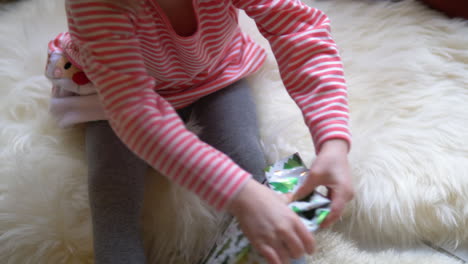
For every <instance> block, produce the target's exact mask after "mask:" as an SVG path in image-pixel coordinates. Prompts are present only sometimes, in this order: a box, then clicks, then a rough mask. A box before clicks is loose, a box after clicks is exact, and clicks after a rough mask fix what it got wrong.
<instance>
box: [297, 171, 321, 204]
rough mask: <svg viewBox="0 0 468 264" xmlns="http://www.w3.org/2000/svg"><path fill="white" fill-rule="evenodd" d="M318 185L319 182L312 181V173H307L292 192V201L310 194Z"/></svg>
mask: <svg viewBox="0 0 468 264" xmlns="http://www.w3.org/2000/svg"><path fill="white" fill-rule="evenodd" d="M319 185H320V184H319V183H318V182H315V181H313V179H312V174H309V175H308V176H307V179H306V180H305V181H304V183H303V184H302V185H301V186H300V187H299V188H298V189H297V190H296V192H295V193H294V194H293V201H296V200H301V199H302V198H304V197H306V196H307V195H309V194H311V193H312V192H313V191H314V190H315V188H317V186H319Z"/></svg>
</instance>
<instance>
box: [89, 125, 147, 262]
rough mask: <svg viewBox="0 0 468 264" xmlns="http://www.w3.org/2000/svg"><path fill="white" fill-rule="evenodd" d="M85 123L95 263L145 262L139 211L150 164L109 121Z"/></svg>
mask: <svg viewBox="0 0 468 264" xmlns="http://www.w3.org/2000/svg"><path fill="white" fill-rule="evenodd" d="M86 125H87V127H86V152H87V161H88V166H89V169H88V177H89V183H88V190H89V200H90V206H91V213H92V220H93V235H94V251H95V258H96V260H95V263H96V264H119V263H122V264H124V263H125V264H127V263H132V264H143V263H145V262H146V259H145V254H144V249H143V243H142V239H141V237H140V235H141V234H140V225H141V223H140V214H141V208H142V203H143V191H144V176H145V174H146V171H147V169H148V165H147V164H146V163H145V162H144V161H143V160H141V159H140V158H138V157H137V156H136V155H135V154H133V153H132V152H131V151H130V150H128V149H127V147H126V146H125V145H124V144H123V143H122V142H121V140H120V139H119V138H118V137H117V136H116V135H115V133H114V131H113V130H112V128H111V127H110V126H109V123H108V122H107V121H96V122H89V123H87V124H86Z"/></svg>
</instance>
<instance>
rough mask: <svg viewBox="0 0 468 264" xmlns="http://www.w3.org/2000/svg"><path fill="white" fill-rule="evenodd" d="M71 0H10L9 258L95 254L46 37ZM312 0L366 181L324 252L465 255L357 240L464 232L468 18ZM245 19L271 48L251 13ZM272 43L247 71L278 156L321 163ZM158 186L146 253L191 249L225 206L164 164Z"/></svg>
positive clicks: (5, 168)
mask: <svg viewBox="0 0 468 264" xmlns="http://www.w3.org/2000/svg"><path fill="white" fill-rule="evenodd" d="M62 1H63V0H30V1H24V2H22V3H20V4H18V5H15V6H14V7H12V8H7V10H4V11H1V12H0V93H1V96H0V146H1V148H0V262H1V263H14V264H17V263H92V261H93V260H92V238H91V224H90V215H89V207H88V198H87V189H86V162H85V160H84V144H83V143H84V141H83V140H84V138H83V127H80V126H78V127H76V128H74V129H67V130H63V129H60V128H58V127H57V126H56V125H55V123H54V121H53V120H52V119H51V118H50V116H49V115H48V113H47V108H48V97H49V92H50V90H49V89H50V85H49V83H48V81H47V80H46V79H45V78H44V77H43V71H44V65H45V59H46V44H47V41H48V40H49V39H51V38H53V37H54V36H55V35H56V34H57V33H58V32H61V31H64V30H66V23H65V14H64V10H63V2H62ZM306 3H308V4H310V5H313V6H316V7H318V8H320V9H322V10H324V11H325V12H326V13H327V14H328V15H329V16H330V18H331V20H332V29H333V36H334V38H335V40H336V41H337V43H338V45H339V47H340V50H341V54H342V57H343V62H344V65H345V72H346V77H347V81H348V84H349V102H350V106H351V116H352V122H351V127H352V132H353V135H354V141H353V147H352V151H351V153H350V161H351V166H352V171H353V177H354V182H355V186H356V198H355V200H354V201H353V202H352V203H351V204H350V205H349V206H348V208H347V211H346V214H345V216H344V217H343V219H342V222H341V223H340V224H338V225H337V226H336V228H335V230H334V231H327V232H322V233H320V234H319V235H318V241H319V244H320V250H319V252H318V254H317V255H316V256H315V257H314V261H315V262H314V263H342V262H344V261H346V262H347V263H414V261H416V260H418V261H421V260H427V261H426V262H431V263H457V262H456V261H454V260H452V259H449V258H447V257H445V256H443V255H440V254H427V253H424V254H423V253H418V252H404V253H400V252H393V251H388V252H383V253H370V252H365V251H360V250H359V249H358V248H357V246H356V245H355V244H353V243H352V242H350V241H351V239H354V238H360V239H361V240H367V241H372V242H374V243H376V242H381V243H396V244H400V245H401V244H405V243H406V244H410V243H415V242H417V241H421V240H428V241H431V242H433V243H439V244H444V243H445V244H449V245H455V244H456V243H458V242H461V241H463V240H466V239H467V237H468V221H467V219H468V207H467V206H466V204H467V202H468V144H467V143H468V126H467V125H468V108H467V107H466V102H468V78H467V77H466V76H467V72H468V66H467V65H468V49H467V47H468V37H467V36H468V23H466V22H462V21H461V20H448V19H446V18H445V17H443V16H442V15H440V14H438V13H436V12H434V11H430V10H428V9H426V8H425V7H423V6H422V5H421V4H419V3H418V2H416V1H412V0H408V1H402V2H399V3H390V2H385V1H378V2H376V1H365V0H355V1H350V0H346V1H345V0H333V1H316V2H309V1H306ZM241 24H242V26H243V28H244V29H245V30H246V31H248V32H249V33H251V34H252V36H253V37H254V39H256V40H257V41H259V42H260V43H262V45H264V46H265V47H266V48H268V47H267V46H268V43H267V42H266V41H265V40H264V39H262V38H261V36H260V35H259V33H258V32H257V31H256V29H255V27H254V24H253V22H252V21H251V20H249V19H248V18H246V17H245V15H244V14H242V15H241ZM269 52H270V58H269V59H268V61H267V63H266V64H265V66H264V67H263V69H262V70H261V71H260V72H259V73H258V74H256V75H255V76H252V77H250V78H249V81H250V83H251V84H252V86H253V87H254V88H253V93H254V96H255V98H256V101H257V103H258V112H259V118H260V126H261V136H262V140H263V144H264V148H265V150H266V153H267V157H268V159H269V161H270V162H272V161H274V160H276V159H278V158H280V157H284V156H286V155H289V154H290V153H293V152H296V151H298V152H300V154H301V156H302V157H303V158H304V160H305V161H306V162H307V163H308V164H310V162H311V161H312V160H313V158H314V150H313V146H312V143H311V140H310V135H309V134H308V131H307V129H306V127H305V126H304V124H303V122H302V118H301V115H300V112H299V110H298V109H297V107H296V106H295V105H294V103H293V102H292V101H291V99H290V98H289V97H288V95H287V93H286V92H285V90H284V87H283V86H282V83H281V79H280V78H279V75H278V72H277V66H276V64H275V61H274V58H273V57H272V54H271V51H269ZM147 186H148V188H147V193H146V197H145V212H144V215H143V221H144V231H145V242H146V246H147V251H148V255H149V256H150V258H151V260H155V259H156V258H162V259H163V262H159V263H171V262H174V263H191V262H190V260H189V259H191V258H192V257H193V256H196V255H197V254H199V253H200V252H201V251H202V250H203V249H204V248H206V245H207V244H208V243H209V240H210V238H212V237H213V236H215V234H216V231H217V229H216V228H215V226H216V225H217V223H219V221H220V219H221V217H222V216H221V215H219V214H216V213H214V212H213V210H211V209H210V208H208V207H207V206H206V205H205V204H204V203H203V202H201V201H200V200H198V199H197V198H196V197H195V196H194V195H193V194H191V193H188V192H186V191H185V190H183V189H180V188H179V187H177V186H174V185H172V184H170V183H169V182H168V181H167V180H166V179H165V178H163V177H162V176H161V175H157V174H156V173H154V172H150V174H149V175H148V184H147ZM161 216H163V217H161ZM339 233H342V234H344V235H346V236H343V235H340V234H339ZM178 250H179V251H180V252H179V253H178V252H177V251H178Z"/></svg>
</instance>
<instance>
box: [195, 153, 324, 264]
mask: <svg viewBox="0 0 468 264" xmlns="http://www.w3.org/2000/svg"><path fill="white" fill-rule="evenodd" d="M308 171H309V170H308V169H307V168H306V167H305V166H304V163H303V162H302V160H301V158H300V157H299V155H298V154H297V153H296V154H294V155H292V156H290V157H287V158H285V159H282V160H279V161H277V162H276V163H275V164H273V165H271V166H269V167H267V168H266V169H265V174H266V179H267V183H268V186H269V187H270V188H271V189H273V190H274V191H276V192H278V193H290V192H295V191H296V190H297V189H298V188H299V186H301V185H302V183H303V182H304V180H305V179H306V177H307V174H308ZM288 206H289V208H291V210H293V211H294V212H296V213H297V214H298V215H299V217H300V219H301V221H302V222H303V223H304V225H305V226H306V227H307V229H308V230H309V231H310V232H314V231H316V230H317V229H318V228H319V226H320V223H322V222H323V221H324V220H325V218H326V217H327V216H328V214H329V213H330V200H329V199H328V198H326V197H325V196H323V195H321V194H320V193H318V192H313V193H311V194H310V195H309V196H307V197H305V198H304V199H302V200H300V201H294V202H291V203H290V204H289V205H288ZM200 263H201V264H267V261H266V260H265V259H264V258H263V257H262V256H261V255H260V254H259V253H258V252H256V251H255V250H254V249H253V247H252V246H251V245H250V243H249V241H248V239H247V238H246V237H245V236H244V235H243V234H242V231H241V230H240V228H239V225H238V223H237V221H236V220H235V219H233V218H232V220H231V222H230V223H229V224H228V226H227V228H226V230H225V231H224V232H223V234H222V235H221V236H220V237H219V239H218V240H217V241H216V242H215V244H214V246H213V247H212V248H211V250H210V252H209V253H208V254H207V255H206V257H205V258H204V259H203V260H202V261H201V262H200Z"/></svg>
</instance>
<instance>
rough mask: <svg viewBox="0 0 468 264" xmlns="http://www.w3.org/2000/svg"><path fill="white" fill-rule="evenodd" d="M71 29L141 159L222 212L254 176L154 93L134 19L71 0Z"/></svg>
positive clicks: (110, 6) (108, 6)
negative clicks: (190, 127) (199, 134)
mask: <svg viewBox="0 0 468 264" xmlns="http://www.w3.org/2000/svg"><path fill="white" fill-rule="evenodd" d="M66 4H67V5H66V6H67V15H68V23H69V31H70V34H71V37H72V39H73V41H74V43H75V44H77V45H78V46H79V48H80V59H81V60H82V61H81V63H80V64H81V65H82V66H83V70H84V71H85V73H86V74H87V76H88V78H89V79H90V80H91V81H92V82H93V84H94V85H95V87H96V89H97V92H98V96H99V98H100V101H101V103H102V106H103V109H104V111H105V114H106V116H107V117H108V119H109V123H110V125H111V126H112V128H113V129H114V131H115V132H116V134H117V135H118V136H119V137H120V139H121V140H122V141H123V142H124V143H125V144H126V145H127V146H128V147H129V148H130V149H131V150H132V151H133V152H135V153H136V154H137V155H138V156H139V157H140V158H142V159H143V160H145V161H146V162H147V163H148V164H149V165H151V166H152V167H153V168H155V169H156V170H158V171H160V172H161V173H163V174H164V175H165V176H167V177H168V178H170V179H171V180H172V181H174V182H175V183H177V184H179V185H181V186H183V187H186V188H188V189H189V190H191V191H193V192H195V193H196V194H197V195H198V196H199V197H200V198H202V199H203V200H205V201H207V202H208V203H209V204H210V205H212V206H213V207H215V208H217V209H218V210H220V209H223V208H225V206H226V203H227V202H228V201H229V200H231V199H232V197H233V196H234V195H235V194H236V193H237V192H238V191H239V190H240V189H241V188H242V186H243V185H245V183H246V182H247V181H248V180H249V179H250V178H251V175H250V174H249V173H247V172H246V171H244V170H243V169H241V168H240V167H239V166H238V165H236V164H235V163H234V162H232V161H231V159H229V157H228V156H226V155H224V154H223V153H221V152H219V151H217V150H216V149H214V148H212V147H211V146H209V145H208V144H206V143H204V142H202V141H201V140H199V139H198V137H197V136H196V135H194V134H193V133H191V132H189V131H188V130H187V129H186V128H185V125H184V124H183V122H182V121H181V120H180V118H179V116H178V115H177V113H176V112H175V110H174V109H173V108H172V106H171V105H170V104H169V103H168V102H167V101H165V100H164V99H163V98H162V97H161V96H159V95H158V94H157V93H156V92H155V91H154V86H155V79H154V78H152V77H151V76H149V74H148V73H147V71H146V67H145V64H144V60H143V57H142V55H141V52H140V48H139V46H140V43H139V41H138V40H137V39H136V38H135V37H134V34H133V33H134V32H133V30H134V27H133V24H132V22H131V18H130V15H128V14H127V13H126V12H125V11H126V10H124V9H123V7H119V6H117V5H116V4H114V3H113V1H101V0H97V1H96V0H95V1H90V0H68V1H67V3H66Z"/></svg>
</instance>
